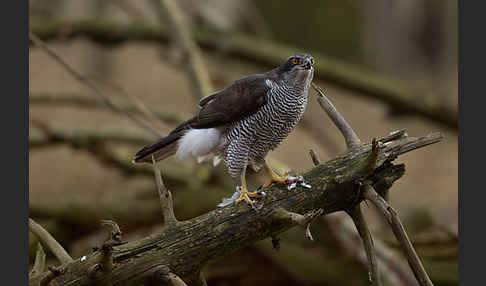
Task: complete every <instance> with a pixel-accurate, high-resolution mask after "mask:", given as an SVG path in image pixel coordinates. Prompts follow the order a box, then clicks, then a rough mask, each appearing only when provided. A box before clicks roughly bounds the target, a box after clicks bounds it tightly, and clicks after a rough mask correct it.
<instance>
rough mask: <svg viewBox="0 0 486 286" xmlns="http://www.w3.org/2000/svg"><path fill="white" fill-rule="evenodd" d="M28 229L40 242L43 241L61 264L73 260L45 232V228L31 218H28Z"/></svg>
mask: <svg viewBox="0 0 486 286" xmlns="http://www.w3.org/2000/svg"><path fill="white" fill-rule="evenodd" d="M29 229H30V231H31V232H32V233H34V234H35V235H36V236H37V238H38V239H39V240H40V241H41V242H42V243H44V245H45V246H47V247H48V248H49V250H50V251H51V252H52V253H53V254H54V256H56V257H57V259H58V260H59V261H60V262H61V264H66V263H69V262H71V261H73V259H72V258H71V256H70V255H69V254H68V253H67V252H66V250H64V248H63V247H62V246H61V245H60V244H59V242H57V241H56V240H55V239H54V237H52V236H51V235H50V234H49V232H47V230H45V229H44V228H43V227H42V226H40V225H39V224H37V223H36V222H35V221H34V220H33V219H31V218H29Z"/></svg>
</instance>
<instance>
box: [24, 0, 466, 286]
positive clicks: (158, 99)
mask: <svg viewBox="0 0 486 286" xmlns="http://www.w3.org/2000/svg"><path fill="white" fill-rule="evenodd" d="M29 3H30V9H29V13H30V31H31V33H33V34H35V35H37V36H39V37H40V38H41V39H43V40H45V41H46V42H47V44H48V45H49V46H50V47H51V48H52V49H53V50H55V51H56V52H57V53H58V54H59V55H60V56H61V57H62V58H63V59H64V60H65V61H66V62H67V63H68V64H69V65H71V66H72V67H73V68H75V69H76V70H77V71H78V72H79V73H80V74H81V75H83V76H84V79H85V80H87V81H90V82H92V83H94V84H95V85H96V86H98V87H99V88H100V90H101V91H102V93H103V94H104V95H105V96H107V97H108V98H109V100H111V101H112V102H113V103H114V104H116V105H117V106H118V107H119V108H120V109H122V110H124V111H125V112H126V113H127V114H130V115H131V116H140V114H139V113H143V110H145V111H146V109H147V108H146V107H148V109H149V110H150V112H148V111H146V114H149V115H150V114H155V115H154V116H157V117H159V118H160V119H161V120H150V116H146V118H145V119H146V122H149V123H150V124H152V125H154V126H155V127H156V128H157V130H158V131H159V132H160V133H161V134H166V133H168V132H169V131H170V129H171V128H172V127H174V126H175V125H177V124H178V123H179V122H181V121H183V120H184V119H187V118H188V117H190V116H191V115H192V114H193V113H194V112H195V111H196V110H197V100H196V97H197V94H196V93H195V92H194V89H193V88H192V85H191V82H190V77H189V75H188V72H187V65H188V64H187V62H186V61H185V59H184V54H183V52H182V51H181V49H180V48H179V46H178V45H177V42H176V41H174V35H173V32H172V30H171V29H170V27H168V25H167V24H166V20H167V16H166V15H165V14H164V13H163V11H162V9H161V7H160V3H159V1H151V0H146V1H129V0H110V1H108V0H104V1H102V0H101V1H100V0H89V1H88V0H85V1H75V0H43V1H41V0H37V1H34V0H31V1H29ZM176 3H177V5H178V7H179V8H180V10H181V11H182V16H183V18H184V20H185V22H186V25H185V26H186V27H187V28H189V29H190V31H191V35H192V36H193V37H194V39H195V41H196V42H197V43H198V46H199V47H200V49H201V50H200V52H201V57H202V61H203V65H204V67H205V69H207V71H208V75H209V80H210V83H211V84H212V87H211V88H212V91H216V90H219V89H221V88H224V87H225V86H226V85H228V84H230V83H231V82H232V81H234V80H236V79H239V78H241V77H243V76H246V75H249V74H254V73H262V72H265V71H268V70H269V69H271V68H274V67H276V66H277V65H279V64H280V63H281V62H283V61H284V60H285V59H286V58H287V57H288V56H290V55H291V54H292V53H296V52H306V53H310V54H312V55H313V56H314V57H315V59H316V61H317V68H316V73H315V76H314V82H315V83H317V84H318V85H319V86H320V87H322V88H323V89H325V91H326V94H327V96H328V97H329V98H330V99H331V100H332V101H333V103H334V105H335V106H336V107H337V109H338V110H339V111H340V112H341V113H342V114H343V116H344V117H345V118H346V119H347V121H348V122H349V123H350V124H351V126H352V127H353V128H354V129H355V131H356V132H357V134H358V136H360V138H361V139H362V141H365V142H369V141H371V139H372V138H373V137H382V136H385V135H387V134H388V133H389V132H391V131H393V130H397V129H406V130H407V132H408V134H409V135H410V136H416V137H419V136H425V135H426V134H428V133H431V132H435V131H440V132H442V133H443V135H444V137H445V139H444V140H443V141H442V142H441V143H439V144H435V145H432V146H430V147H426V148H424V149H421V150H418V151H415V152H412V153H409V154H406V155H404V156H401V157H400V158H399V159H398V162H399V163H405V164H406V173H405V175H404V176H403V177H402V178H401V179H400V180H399V181H397V182H396V183H395V185H394V186H393V188H392V189H391V192H390V202H391V204H392V205H393V206H394V207H395V208H396V209H397V211H398V212H399V214H400V216H401V218H402V219H403V221H404V224H405V228H406V229H407V231H408V233H409V235H410V238H411V240H412V242H413V244H414V245H415V247H416V249H417V252H418V254H419V256H420V257H421V258H422V259H423V262H424V266H425V268H426V269H427V271H428V273H429V275H430V276H431V279H432V280H433V281H434V283H435V285H438V286H444V285H457V281H458V276H457V231H458V225H457V224H458V215H457V194H458V188H457V183H458V177H457V174H458V165H457V163H458V154H457V150H458V141H457V100H458V93H457V86H458V83H457V1H452V0H441V1H439V0H407V1H405V0H398V1H379V0H362V1H353V0H347V1H327V0H322V1H304V0H302V1H280V0H267V1H256V0H254V1H250V0H239V1H236V0H201V1H196V0H179V1H176ZM29 78H30V95H29V96H30V105H29V115H30V154H29V158H30V160H29V176H30V179H29V181H30V184H29V205H30V217H31V218H33V219H34V220H36V221H37V222H38V223H40V224H41V225H43V226H44V227H45V228H46V229H47V230H48V231H50V233H51V234H52V235H53V236H54V237H55V238H56V239H58V241H59V242H60V243H61V244H62V245H63V246H64V247H65V248H66V249H67V250H68V252H69V253H70V254H71V255H72V256H73V257H74V258H77V257H79V256H81V255H84V254H86V253H89V252H90V251H91V248H92V247H94V246H100V245H101V243H102V242H103V241H104V240H105V239H106V237H107V231H106V229H103V228H102V227H101V226H100V224H99V220H100V219H112V220H115V221H116V222H117V223H118V224H119V225H120V227H121V229H122V231H123V235H124V236H123V239H124V240H135V239H138V238H141V237H144V236H147V235H149V234H151V233H153V232H156V231H157V230H158V229H160V228H161V226H162V225H163V219H162V218H161V211H160V204H159V201H158V197H157V191H156V188H155V183H154V178H153V171H152V169H151V167H150V166H149V167H147V166H138V165H137V166H135V165H132V164H131V160H132V157H133V155H134V154H135V152H136V151H138V150H139V149H140V148H141V147H143V146H144V145H145V144H147V143H150V142H151V141H153V140H154V139H155V138H156V137H155V136H154V134H153V133H150V132H147V129H145V128H142V127H141V126H140V125H139V124H136V123H134V121H133V120H131V119H130V117H129V116H127V115H126V114H119V113H117V112H114V111H113V110H112V109H110V108H107V107H106V106H105V105H104V104H103V103H102V101H101V100H100V98H99V97H97V95H96V94H95V92H93V90H92V89H90V88H89V87H88V86H87V85H86V84H85V83H83V82H80V81H79V80H77V79H75V78H74V77H73V76H72V75H71V74H69V73H68V72H67V71H66V69H65V68H63V67H62V66H61V65H59V64H58V63H57V62H56V61H55V60H54V59H53V58H52V57H49V56H48V55H47V54H46V53H45V52H44V51H43V50H41V49H39V48H38V47H37V46H35V45H33V46H31V49H30V72H29ZM144 106H145V107H144ZM141 111H142V112H141ZM136 114H138V115H136ZM147 117H148V118H149V119H148V120H147ZM309 149H313V150H314V151H316V153H317V154H318V156H319V157H320V159H321V161H327V160H329V159H331V158H333V157H335V156H337V155H339V154H342V153H343V152H344V151H345V149H346V148H345V144H344V140H343V139H342V136H341V135H340V133H339V131H338V130H337V129H336V127H335V126H334V125H333V124H332V122H331V121H330V120H329V118H328V117H327V115H326V114H325V113H324V112H323V111H322V110H321V109H320V107H319V106H318V104H317V102H316V100H315V92H314V91H313V90H311V91H310V100H309V104H308V107H307V111H306V113H305V116H304V119H303V120H302V121H301V123H300V124H299V125H298V127H297V128H296V130H295V131H294V132H293V133H292V134H291V135H290V136H289V137H288V138H287V140H286V141H285V142H284V143H283V144H282V145H281V146H280V147H279V148H278V149H277V150H275V151H274V152H271V153H270V157H271V161H270V162H271V163H272V164H273V166H275V168H276V169H278V170H287V169H288V168H291V169H293V170H296V171H297V172H304V171H305V170H308V169H310V168H312V166H313V165H312V161H311V160H310V157H309V156H308V152H309ZM221 165H223V164H220V166H218V167H217V168H214V169H213V168H212V167H211V165H209V164H199V165H198V164H196V162H194V161H191V160H187V161H184V162H176V161H175V160H173V159H169V160H166V161H163V162H161V163H160V164H159V166H160V168H161V170H162V175H163V178H164V181H165V184H166V185H167V187H168V188H169V189H170V190H171V191H172V194H173V197H174V200H175V212H176V216H177V217H178V218H179V219H188V218H191V217H195V216H197V215H200V214H203V213H205V212H207V211H209V210H212V209H214V208H216V205H217V204H218V203H219V202H220V201H221V200H222V198H223V197H228V196H230V195H231V194H232V192H233V191H234V183H233V181H232V180H231V179H230V177H229V176H228V175H226V174H225V173H224V167H223V166H221ZM249 180H250V186H251V187H252V188H256V187H258V186H259V185H260V184H261V183H262V182H263V181H264V177H263V176H262V175H261V174H255V173H251V174H250V175H249ZM363 210H364V212H365V216H366V217H367V218H368V219H369V225H370V227H371V229H372V233H373V235H374V238H375V243H376V244H377V247H378V248H379V249H380V254H379V258H380V260H381V261H382V265H383V267H382V270H383V273H384V276H387V277H385V280H386V282H387V285H416V284H415V282H414V280H413V276H411V275H412V274H411V271H410V270H409V268H408V265H407V264H406V261H405V259H404V258H403V256H402V254H401V252H400V249H399V248H398V244H397V242H396V240H395V238H394V237H393V234H392V233H391V231H390V230H389V229H388V226H387V224H386V222H385V221H383V220H382V219H381V218H380V217H379V216H378V215H377V213H376V211H375V209H374V208H373V207H372V206H371V205H369V206H366V205H364V206H363ZM312 231H313V235H314V239H315V241H314V242H310V241H307V240H306V239H305V237H304V233H303V230H302V229H300V228H294V229H292V230H290V231H288V232H286V233H284V234H282V235H281V236H280V239H281V241H280V246H281V247H280V250H278V251H276V250H274V249H273V248H272V243H271V242H270V240H265V241H261V242H259V243H257V244H255V245H253V246H251V247H248V248H245V249H242V250H240V251H238V252H236V253H234V254H232V255H230V256H228V257H225V258H223V259H221V260H219V261H217V262H215V263H213V264H210V265H208V266H207V267H206V268H205V269H204V273H205V275H206V278H207V281H208V285H316V286H317V285H322V286H324V285H368V282H367V277H368V274H367V268H366V264H364V263H363V261H364V260H363V259H364V253H363V252H362V250H361V244H360V243H361V242H360V240H359V237H358V236H356V234H355V230H354V226H353V224H352V221H351V220H350V219H349V218H348V217H346V216H345V215H344V214H340V213H336V214H332V215H329V216H326V217H323V218H321V219H319V220H318V221H316V222H315V223H314V224H313V225H312ZM36 244H37V242H36V238H35V236H33V235H31V234H30V246H31V247H30V250H31V251H30V253H31V255H30V259H31V262H32V260H33V258H34V255H35V250H36V247H35V246H36ZM48 258H50V259H52V261H50V263H51V264H56V263H57V262H56V261H55V260H54V259H53V258H52V257H50V256H48ZM411 277H412V278H411Z"/></svg>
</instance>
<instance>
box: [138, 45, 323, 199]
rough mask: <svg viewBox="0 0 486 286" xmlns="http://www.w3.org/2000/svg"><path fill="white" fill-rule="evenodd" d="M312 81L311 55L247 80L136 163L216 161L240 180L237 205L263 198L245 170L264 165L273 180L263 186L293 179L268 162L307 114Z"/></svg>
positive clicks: (213, 99) (209, 101)
mask: <svg viewBox="0 0 486 286" xmlns="http://www.w3.org/2000/svg"><path fill="white" fill-rule="evenodd" d="M313 76H314V59H313V57H312V56H310V55H308V54H295V55H293V56H291V57H289V58H288V59H287V60H286V61H285V62H284V63H283V64H281V65H280V66H279V67H277V68H275V69H273V70H271V71H269V72H266V73H263V74H255V75H250V76H247V77H244V78H242V79H239V80H237V81H235V82H233V83H232V84H231V85H229V86H227V87H226V88H225V89H223V90H221V91H220V92H217V93H214V94H212V95H209V96H207V97H205V98H203V99H201V101H200V102H199V107H200V110H199V113H198V114H197V115H196V116H194V117H193V118H191V119H189V120H187V121H185V122H183V123H182V124H180V125H179V126H177V127H176V128H175V129H174V130H172V132H170V133H169V135H168V136H167V137H164V138H161V139H159V140H158V141H157V142H155V143H153V144H151V145H148V146H145V147H144V148H143V149H141V150H140V151H139V152H138V153H137V154H136V155H135V159H134V162H152V156H153V157H154V159H155V160H156V161H159V160H163V159H165V158H167V157H169V156H171V155H175V158H176V159H179V160H180V159H184V158H186V157H188V156H190V155H192V156H194V157H195V158H197V160H198V162H202V161H205V160H208V159H213V164H214V165H217V164H218V163H219V162H220V160H221V158H222V159H224V161H225V163H226V166H227V170H228V173H229V174H230V175H231V176H232V177H238V176H239V177H240V180H241V188H240V194H239V197H238V199H237V200H236V201H237V202H239V201H241V200H245V201H246V202H248V203H249V204H250V205H252V206H253V201H252V200H251V199H250V197H261V194H260V193H257V192H249V191H248V189H247V186H246V177H245V173H246V169H247V166H248V165H250V166H251V167H252V168H253V169H254V170H255V171H258V170H260V168H261V167H262V166H263V167H264V168H265V170H266V171H267V172H268V174H269V175H270V177H271V180H270V181H269V182H268V183H266V184H265V185H264V187H266V186H269V185H270V184H272V183H274V182H276V183H288V179H289V176H287V175H285V176H283V177H281V176H279V175H277V174H275V172H274V171H273V170H272V169H271V168H270V166H268V164H267V163H266V161H265V157H266V156H267V153H268V152H269V151H270V150H273V149H275V148H276V147H277V146H278V145H279V144H280V143H281V142H282V141H283V140H284V139H285V138H286V137H287V136H288V134H289V133H290V132H291V131H292V130H293V129H294V127H295V126H296V124H297V123H298V122H299V120H300V119H301V117H302V115H303V114H304V111H305V108H306V105H307V97H308V90H309V86H310V84H311V81H312V78H313Z"/></svg>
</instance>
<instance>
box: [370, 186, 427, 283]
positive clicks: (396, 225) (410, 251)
mask: <svg viewBox="0 0 486 286" xmlns="http://www.w3.org/2000/svg"><path fill="white" fill-rule="evenodd" d="M364 197H365V198H366V199H367V200H369V201H370V202H372V203H373V204H374V205H375V206H376V207H377V208H378V209H379V210H380V211H381V213H382V214H383V216H384V217H385V218H386V219H387V221H388V223H389V224H390V226H391V228H392V231H393V234H395V237H396V238H397V240H398V242H399V243H400V246H401V248H402V250H403V251H404V253H405V256H406V257H407V260H408V263H409V265H410V267H411V268H412V271H413V273H414V275H415V278H416V279H417V281H418V282H419V284H420V285H421V286H433V284H432V281H431V280H430V278H429V276H428V275H427V272H426V271H425V268H424V266H423V265H422V262H421V261H420V258H419V257H418V255H417V253H416V252H415V249H414V248H413V246H412V243H411V242H410V239H409V238H408V235H407V233H406V231H405V228H404V227H403V225H402V223H401V221H400V219H399V218H398V214H397V212H396V211H395V210H394V209H393V208H392V207H391V206H390V205H389V204H388V203H387V202H386V201H385V200H384V199H383V198H382V197H381V196H380V195H378V193H376V192H375V191H374V190H372V189H371V188H366V190H365V191H364Z"/></svg>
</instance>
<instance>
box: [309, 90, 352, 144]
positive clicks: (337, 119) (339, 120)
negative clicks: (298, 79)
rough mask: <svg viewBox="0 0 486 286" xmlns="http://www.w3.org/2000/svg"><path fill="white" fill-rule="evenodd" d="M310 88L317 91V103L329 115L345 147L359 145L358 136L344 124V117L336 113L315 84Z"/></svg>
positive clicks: (346, 123)
mask: <svg viewBox="0 0 486 286" xmlns="http://www.w3.org/2000/svg"><path fill="white" fill-rule="evenodd" d="M312 87H313V88H314V89H315V90H316V91H317V93H318V96H317V101H318V102H319V105H320V106H321V107H322V109H323V110H324V111H325V112H326V113H327V115H329V117H330V118H331V120H332V122H334V124H335V125H336V127H337V128H338V129H339V131H341V133H342V134H343V136H344V140H345V141H346V146H348V148H354V147H357V146H359V145H360V144H361V140H359V137H358V135H356V133H355V132H354V130H353V128H351V126H350V125H349V124H348V122H346V120H345V119H344V117H343V116H342V115H341V114H340V113H339V111H337V109H336V108H335V107H334V105H333V104H332V103H331V101H330V100H329V99H328V98H327V97H326V95H325V94H324V92H323V91H322V89H321V88H320V87H318V86H317V85H316V84H315V83H312Z"/></svg>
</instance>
